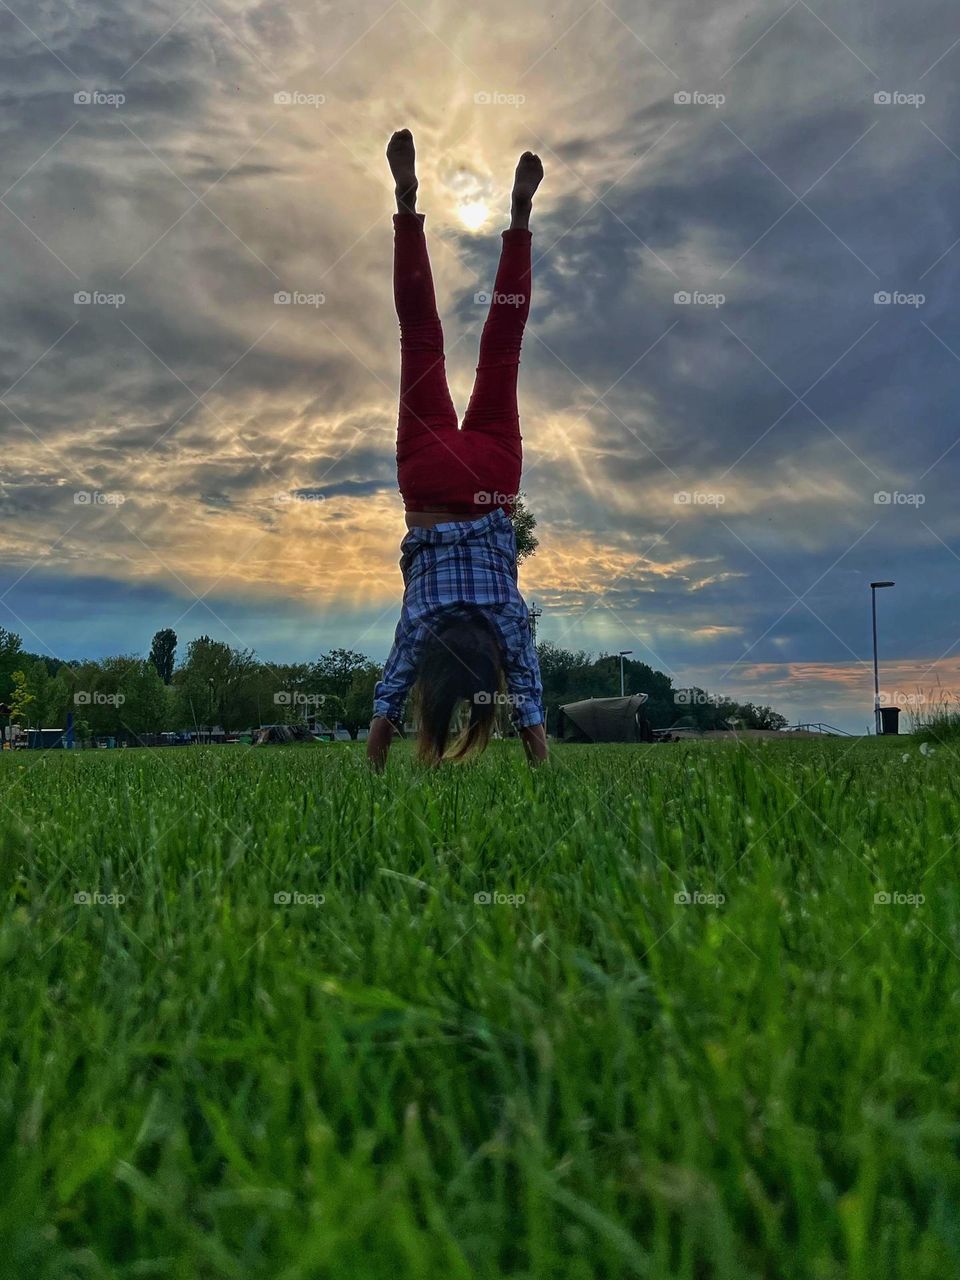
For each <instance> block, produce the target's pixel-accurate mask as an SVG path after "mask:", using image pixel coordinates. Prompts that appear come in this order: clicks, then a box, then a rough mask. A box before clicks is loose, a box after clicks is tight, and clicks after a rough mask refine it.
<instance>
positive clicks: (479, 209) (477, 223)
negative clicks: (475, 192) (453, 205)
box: [457, 200, 490, 231]
mask: <svg viewBox="0 0 960 1280" xmlns="http://www.w3.org/2000/svg"><path fill="white" fill-rule="evenodd" d="M457 213H458V214H459V216H460V221H461V222H462V223H463V225H464V226H465V227H468V228H469V230H471V231H479V230H480V228H481V227H482V226H483V224H484V223H485V222H486V221H487V219H488V218H489V217H490V208H489V206H488V205H487V203H486V201H485V200H467V201H465V202H464V203H463V204H461V205H459V206H458V208H457Z"/></svg>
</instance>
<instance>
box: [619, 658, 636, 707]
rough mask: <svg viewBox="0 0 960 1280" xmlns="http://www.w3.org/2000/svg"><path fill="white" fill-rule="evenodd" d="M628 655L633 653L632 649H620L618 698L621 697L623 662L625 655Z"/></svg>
mask: <svg viewBox="0 0 960 1280" xmlns="http://www.w3.org/2000/svg"><path fill="white" fill-rule="evenodd" d="M629 653H633V650H632V649H621V650H620V654H619V657H620V697H621V698H622V697H623V660H624V658H625V657H626V656H627V654H629Z"/></svg>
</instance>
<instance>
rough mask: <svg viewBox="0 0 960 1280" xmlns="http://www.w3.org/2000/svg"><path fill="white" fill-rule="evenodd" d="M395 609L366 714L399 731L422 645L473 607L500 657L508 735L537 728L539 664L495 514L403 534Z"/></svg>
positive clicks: (512, 552)
mask: <svg viewBox="0 0 960 1280" xmlns="http://www.w3.org/2000/svg"><path fill="white" fill-rule="evenodd" d="M400 552H401V556H400V570H401V572H402V573H403V583H404V592H403V608H402V609H401V611H400V621H399V623H398V624H397V632H396V636H395V638H394V642H393V648H392V649H391V650H390V656H389V657H388V658H387V663H386V666H385V667H384V669H383V677H382V679H381V680H380V682H379V683H378V685H377V687H376V690H375V691H374V703H373V714H374V715H375V716H386V717H387V719H389V720H392V721H393V722H394V723H395V724H398V725H402V724H403V709H404V704H405V703H406V699H407V693H408V691H409V689H410V686H411V685H412V684H413V682H414V681H415V680H416V678H417V673H418V668H419V664H420V659H421V656H422V654H423V648H424V645H425V644H426V642H427V641H428V640H429V639H430V637H431V636H432V635H434V634H435V633H436V632H437V630H438V627H439V626H440V625H442V624H443V622H444V621H445V615H452V614H454V613H456V611H457V610H458V609H459V608H462V607H463V606H465V605H466V606H476V607H477V608H479V609H480V610H482V612H483V613H484V615H485V616H486V617H487V618H488V619H489V621H490V622H491V623H492V625H493V627H494V629H495V630H496V632H497V635H498V636H499V639H500V644H501V647H502V650H503V669H504V674H505V676H506V682H507V694H508V698H509V702H510V705H511V708H512V719H513V723H514V725H515V727H516V728H518V729H525V728H527V727H528V726H529V725H534V724H542V723H543V719H544V716H543V686H542V684H541V683H540V664H539V662H538V661H537V651H536V649H535V648H534V644H533V637H532V636H531V634H530V619H529V615H528V613H527V606H526V605H525V604H524V602H523V597H522V596H521V595H520V591H519V589H518V587H517V539H516V535H515V533H514V530H513V524H512V523H511V521H510V518H509V516H508V515H507V514H506V512H505V511H503V509H502V508H501V507H497V508H496V509H495V510H494V511H491V512H490V514H489V515H486V516H483V517H482V518H481V519H480V520H462V521H450V522H449V523H444V524H439V525H435V526H434V528H432V529H411V530H410V532H409V533H408V534H407V536H406V537H405V538H404V540H403V542H402V543H401V544H400Z"/></svg>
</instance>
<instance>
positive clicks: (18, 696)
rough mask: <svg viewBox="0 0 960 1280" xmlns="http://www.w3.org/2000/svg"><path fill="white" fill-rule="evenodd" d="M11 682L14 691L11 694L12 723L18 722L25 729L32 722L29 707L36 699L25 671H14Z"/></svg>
mask: <svg viewBox="0 0 960 1280" xmlns="http://www.w3.org/2000/svg"><path fill="white" fill-rule="evenodd" d="M10 682H11V684H12V686H13V692H12V693H11V694H10V720H11V723H15V724H18V725H20V727H21V729H25V728H26V727H27V726H28V724H29V723H30V720H29V717H30V710H29V708H30V704H31V703H32V702H33V701H34V696H33V694H32V693H31V692H30V689H29V687H28V685H27V677H26V673H25V672H23V671H14V672H13V674H12V676H11V678H10Z"/></svg>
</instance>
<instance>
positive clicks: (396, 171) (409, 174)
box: [387, 129, 420, 213]
mask: <svg viewBox="0 0 960 1280" xmlns="http://www.w3.org/2000/svg"><path fill="white" fill-rule="evenodd" d="M387 162H388V163H389V165H390V172H391V173H392V174H393V180H394V182H395V184H396V196H397V209H398V210H399V211H400V213H416V211H417V187H418V186H419V185H420V184H419V183H418V181H417V152H416V148H415V147H414V145H413V134H412V133H411V132H410V130H409V129H398V130H397V132H396V133H395V134H394V135H393V136H392V137H391V139H390V141H389V142H388V143H387Z"/></svg>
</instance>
